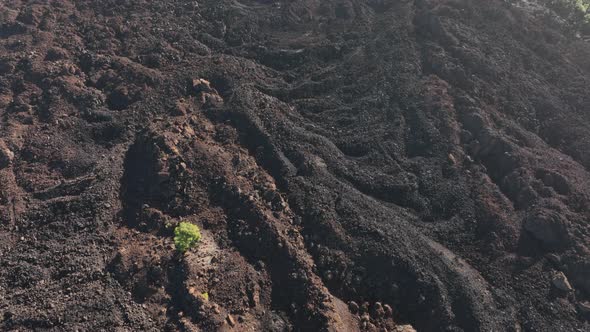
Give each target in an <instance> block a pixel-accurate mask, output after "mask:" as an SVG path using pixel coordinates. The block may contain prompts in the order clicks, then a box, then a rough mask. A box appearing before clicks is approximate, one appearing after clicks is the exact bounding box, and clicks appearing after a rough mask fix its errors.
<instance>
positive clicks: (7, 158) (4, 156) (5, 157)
mask: <svg viewBox="0 0 590 332" xmlns="http://www.w3.org/2000/svg"><path fill="white" fill-rule="evenodd" d="M13 160H14V152H12V151H11V150H10V149H9V148H8V147H7V146H6V143H4V141H1V140H0V169H2V168H5V167H8V166H9V165H10V164H11V163H12V161H13Z"/></svg>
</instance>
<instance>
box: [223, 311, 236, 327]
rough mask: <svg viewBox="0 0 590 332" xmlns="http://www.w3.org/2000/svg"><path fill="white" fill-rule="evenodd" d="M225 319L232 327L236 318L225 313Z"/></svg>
mask: <svg viewBox="0 0 590 332" xmlns="http://www.w3.org/2000/svg"><path fill="white" fill-rule="evenodd" d="M225 320H226V321H227V323H228V324H229V325H230V326H231V327H234V326H236V320H235V319H234V316H232V315H231V314H227V317H226V318H225Z"/></svg>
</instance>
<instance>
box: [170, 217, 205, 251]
mask: <svg viewBox="0 0 590 332" xmlns="http://www.w3.org/2000/svg"><path fill="white" fill-rule="evenodd" d="M200 241H201V230H200V229H199V226H197V225H193V224H191V223H189V222H185V221H183V222H181V223H180V224H178V226H176V228H175V229H174V244H175V245H176V250H178V251H180V252H186V251H187V250H189V249H191V248H193V247H195V246H196V245H197V244H199V242H200Z"/></svg>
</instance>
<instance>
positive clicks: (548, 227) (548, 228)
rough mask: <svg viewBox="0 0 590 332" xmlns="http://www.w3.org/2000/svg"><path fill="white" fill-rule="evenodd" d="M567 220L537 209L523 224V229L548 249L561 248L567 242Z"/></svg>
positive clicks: (553, 212) (550, 212)
mask: <svg viewBox="0 0 590 332" xmlns="http://www.w3.org/2000/svg"><path fill="white" fill-rule="evenodd" d="M567 225H568V220H567V219H566V218H565V217H563V216H562V215H560V214H558V213H557V212H555V211H551V210H546V209H538V210H537V211H536V212H535V213H534V214H533V215H531V216H529V217H528V218H527V220H526V221H525V223H524V229H525V230H526V231H528V232H529V233H530V234H531V235H532V236H533V237H534V238H535V239H537V240H539V241H541V243H543V245H545V246H546V247H548V248H556V247H563V246H565V245H566V244H567V243H568V241H569V234H568V230H567Z"/></svg>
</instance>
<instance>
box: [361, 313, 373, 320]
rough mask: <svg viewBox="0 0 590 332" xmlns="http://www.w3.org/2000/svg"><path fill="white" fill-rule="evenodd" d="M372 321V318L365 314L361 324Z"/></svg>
mask: <svg viewBox="0 0 590 332" xmlns="http://www.w3.org/2000/svg"><path fill="white" fill-rule="evenodd" d="M370 320H371V316H369V314H363V315H362V316H361V322H368V321H370Z"/></svg>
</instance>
